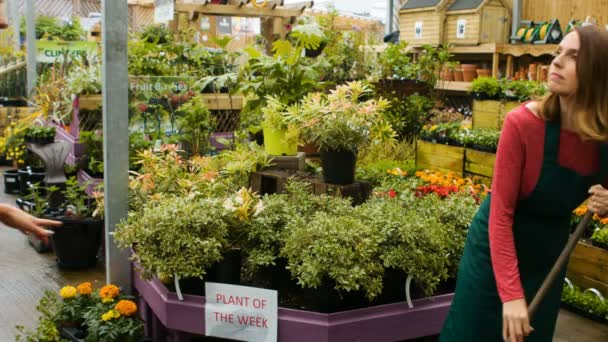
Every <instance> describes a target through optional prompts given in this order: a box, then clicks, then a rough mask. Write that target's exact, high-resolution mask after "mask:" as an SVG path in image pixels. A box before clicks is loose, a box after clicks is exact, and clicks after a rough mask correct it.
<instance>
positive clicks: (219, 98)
mask: <svg viewBox="0 0 608 342" xmlns="http://www.w3.org/2000/svg"><path fill="white" fill-rule="evenodd" d="M202 96H203V99H204V100H205V102H206V103H207V107H208V108H209V110H241V109H243V102H244V101H243V95H230V94H214V93H207V94H202Z"/></svg>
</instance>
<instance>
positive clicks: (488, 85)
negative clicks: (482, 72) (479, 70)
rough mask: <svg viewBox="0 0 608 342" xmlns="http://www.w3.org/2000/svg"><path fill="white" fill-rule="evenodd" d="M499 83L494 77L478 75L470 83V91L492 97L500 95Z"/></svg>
mask: <svg viewBox="0 0 608 342" xmlns="http://www.w3.org/2000/svg"><path fill="white" fill-rule="evenodd" d="M500 91H501V88H500V83H499V82H498V80H497V79H495V78H494V77H478V78H476V79H475V80H473V82H472V83H471V92H472V93H477V94H483V95H484V96H486V97H487V98H490V99H494V98H497V97H498V96H500V95H501V93H500Z"/></svg>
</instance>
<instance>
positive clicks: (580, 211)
mask: <svg viewBox="0 0 608 342" xmlns="http://www.w3.org/2000/svg"><path fill="white" fill-rule="evenodd" d="M586 213H587V206H586V205H582V206H580V207H578V208H576V210H574V214H575V215H576V216H583V215H585V214H586Z"/></svg>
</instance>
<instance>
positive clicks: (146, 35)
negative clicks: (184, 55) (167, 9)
mask: <svg viewBox="0 0 608 342" xmlns="http://www.w3.org/2000/svg"><path fill="white" fill-rule="evenodd" d="M139 36H140V39H142V40H144V41H146V42H148V43H151V44H159V45H164V44H169V43H172V42H173V40H174V39H173V33H172V32H171V30H170V29H169V28H168V27H167V26H165V25H150V26H147V27H146V28H145V29H144V30H143V31H142V32H141V33H140V34H139Z"/></svg>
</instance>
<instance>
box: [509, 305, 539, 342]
mask: <svg viewBox="0 0 608 342" xmlns="http://www.w3.org/2000/svg"><path fill="white" fill-rule="evenodd" d="M532 331H534V328H532V327H531V326H530V318H529V316H528V304H527V303H526V300H525V299H523V298H522V299H515V300H512V301H509V302H505V303H503V305H502V338H503V340H505V341H507V342H523V341H524V337H525V336H528V335H530V334H531V333H532Z"/></svg>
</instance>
